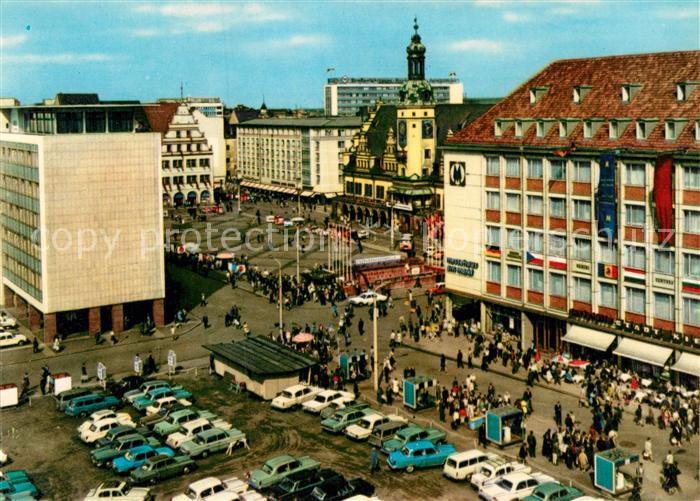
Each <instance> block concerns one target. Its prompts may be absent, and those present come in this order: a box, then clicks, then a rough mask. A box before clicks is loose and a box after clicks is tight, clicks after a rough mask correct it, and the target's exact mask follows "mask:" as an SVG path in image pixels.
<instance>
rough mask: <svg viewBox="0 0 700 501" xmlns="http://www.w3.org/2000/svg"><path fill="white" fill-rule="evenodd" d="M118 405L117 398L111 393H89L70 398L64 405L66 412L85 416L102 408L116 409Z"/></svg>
mask: <svg viewBox="0 0 700 501" xmlns="http://www.w3.org/2000/svg"><path fill="white" fill-rule="evenodd" d="M120 405H121V403H120V401H119V399H118V398H117V397H115V396H113V395H106V396H105V395H100V394H99V393H91V394H89V395H85V396H82V397H78V398H74V399H73V400H71V401H70V402H69V403H68V406H67V407H66V414H68V415H69V416H81V417H85V416H87V415H88V414H92V413H93V412H95V411H101V410H102V409H116V408H118V407H119V406H120Z"/></svg>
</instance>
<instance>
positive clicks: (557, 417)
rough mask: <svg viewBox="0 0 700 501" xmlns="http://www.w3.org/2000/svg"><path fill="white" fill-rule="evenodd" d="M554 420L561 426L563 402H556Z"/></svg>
mask: <svg viewBox="0 0 700 501" xmlns="http://www.w3.org/2000/svg"><path fill="white" fill-rule="evenodd" d="M554 422H555V423H556V425H557V426H561V404H560V403H559V402H557V403H556V404H554Z"/></svg>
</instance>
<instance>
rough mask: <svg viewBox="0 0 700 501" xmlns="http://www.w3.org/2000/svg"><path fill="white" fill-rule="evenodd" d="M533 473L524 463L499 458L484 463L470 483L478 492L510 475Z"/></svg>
mask: <svg viewBox="0 0 700 501" xmlns="http://www.w3.org/2000/svg"><path fill="white" fill-rule="evenodd" d="M531 471H532V468H530V467H529V466H527V465H524V464H523V463H518V462H516V461H508V460H506V459H503V458H500V457H499V458H497V459H489V460H488V461H486V462H485V463H482V464H481V467H480V468H479V471H477V472H476V473H474V474H473V475H472V476H471V479H470V480H469V482H470V483H471V484H472V487H474V488H475V489H476V490H477V491H478V490H479V489H481V488H482V487H483V486H484V485H485V484H486V483H491V482H495V481H496V480H497V479H499V478H501V477H502V476H503V475H508V474H509V473H530V472H531Z"/></svg>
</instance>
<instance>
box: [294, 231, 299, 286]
mask: <svg viewBox="0 0 700 501" xmlns="http://www.w3.org/2000/svg"><path fill="white" fill-rule="evenodd" d="M296 230H297V233H296V237H295V239H294V243H296V244H297V245H296V247H297V285H298V284H299V223H297V224H296Z"/></svg>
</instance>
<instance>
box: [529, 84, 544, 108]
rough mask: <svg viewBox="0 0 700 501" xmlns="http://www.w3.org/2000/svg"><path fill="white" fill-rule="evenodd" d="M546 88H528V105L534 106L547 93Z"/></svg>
mask: <svg viewBox="0 0 700 501" xmlns="http://www.w3.org/2000/svg"><path fill="white" fill-rule="evenodd" d="M547 89H548V87H530V104H535V103H536V102H537V101H539V100H540V98H541V97H542V96H544V95H545V93H546V92H547Z"/></svg>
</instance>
